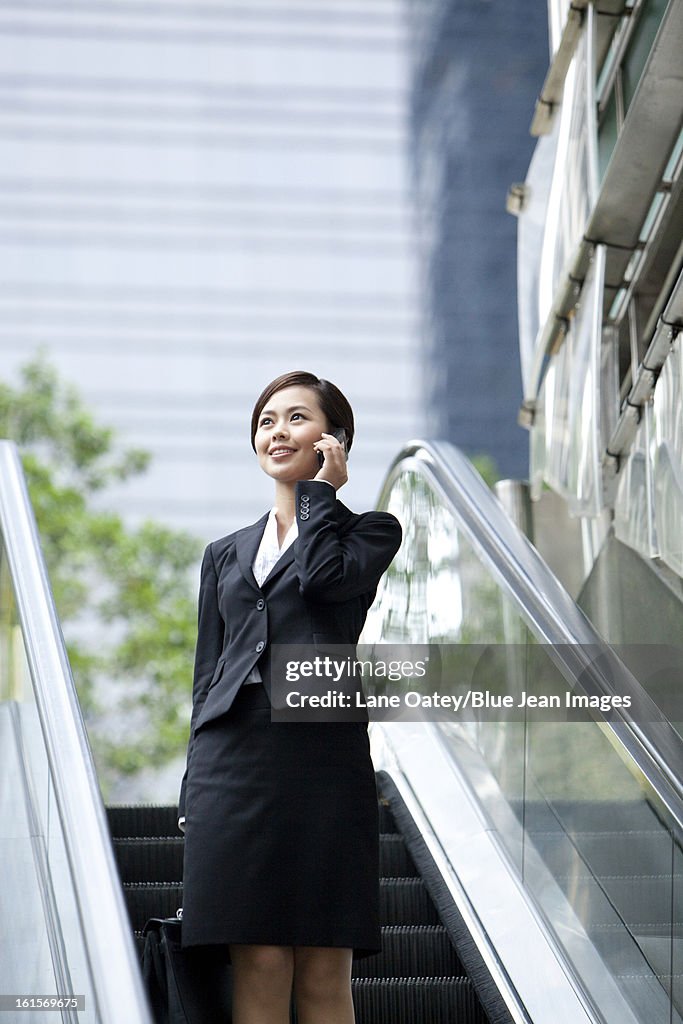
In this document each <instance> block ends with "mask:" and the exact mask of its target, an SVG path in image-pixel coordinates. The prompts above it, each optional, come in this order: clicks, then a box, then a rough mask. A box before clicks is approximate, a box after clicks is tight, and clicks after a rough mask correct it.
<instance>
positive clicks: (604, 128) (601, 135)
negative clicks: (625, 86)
mask: <svg viewBox="0 0 683 1024" xmlns="http://www.w3.org/2000/svg"><path fill="white" fill-rule="evenodd" d="M618 135H619V123H618V121H617V96H616V92H615V90H614V89H613V90H612V92H611V93H610V98H609V100H608V101H607V106H606V107H605V112H604V114H603V116H602V121H601V122H600V129H599V131H598V173H599V175H600V181H602V180H603V178H604V177H605V171H606V170H607V165H608V163H609V162H610V159H611V157H612V153H613V152H614V147H615V146H616V144H617V136H618Z"/></svg>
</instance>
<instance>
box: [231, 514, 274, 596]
mask: <svg viewBox="0 0 683 1024" xmlns="http://www.w3.org/2000/svg"><path fill="white" fill-rule="evenodd" d="M269 514H270V513H269V512H266V514H265V515H263V516H261V518H260V519H259V520H258V522H256V523H254V525H253V526H245V528H244V529H243V530H239V531H238V533H237V537H236V538H235V550H236V553H237V564H238V565H239V567H240V570H241V572H242V575H243V576H244V578H245V580H246V581H247V583H249V584H251V586H252V587H253V588H254V590H259V589H260V588H259V585H258V583H257V582H256V579H255V578H254V573H253V571H252V568H251V567H252V565H253V564H254V559H255V558H256V552H257V551H258V547H259V544H260V543H261V537H262V536H263V531H264V530H265V528H266V523H267V522H268V516H269Z"/></svg>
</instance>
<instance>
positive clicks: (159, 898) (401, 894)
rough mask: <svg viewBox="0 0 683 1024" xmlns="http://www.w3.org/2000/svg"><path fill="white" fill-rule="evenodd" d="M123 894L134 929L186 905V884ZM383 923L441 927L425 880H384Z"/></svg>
mask: <svg viewBox="0 0 683 1024" xmlns="http://www.w3.org/2000/svg"><path fill="white" fill-rule="evenodd" d="M123 891H124V895H125V898H126V905H127V907H128V913H129V916H130V920H131V924H132V926H133V928H139V929H142V928H143V926H144V924H145V921H146V920H147V918H149V917H175V912H176V910H177V909H178V907H182V905H183V886H182V882H180V881H178V880H176V881H168V882H144V881H143V882H140V881H136V882H124V883H123ZM379 892H380V922H381V923H382V924H383V925H406V924H412V925H419V924H438V923H439V917H438V914H437V912H436V908H435V907H434V904H433V903H432V901H431V899H430V897H429V894H428V893H427V890H426V889H425V886H424V882H423V881H422V879H421V878H381V879H380V890H379Z"/></svg>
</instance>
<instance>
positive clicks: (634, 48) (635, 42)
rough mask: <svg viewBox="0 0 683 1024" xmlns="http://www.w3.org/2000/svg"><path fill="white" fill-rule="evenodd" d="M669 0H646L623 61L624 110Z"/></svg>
mask: <svg viewBox="0 0 683 1024" xmlns="http://www.w3.org/2000/svg"><path fill="white" fill-rule="evenodd" d="M668 5H669V0H645V2H644V3H643V6H642V9H641V11H640V15H639V18H638V21H637V23H636V27H635V29H634V32H633V35H632V36H631V39H630V40H629V44H628V48H627V50H626V53H625V55H624V60H623V63H622V81H623V88H624V110H625V111H627V110H628V108H629V107H630V105H631V100H632V99H633V97H634V95H635V92H636V89H637V88H638V83H639V82H640V78H641V75H642V73H643V70H644V68H645V65H646V63H647V59H648V57H649V56H650V52H651V50H652V44H653V43H654V41H655V36H656V35H657V31H658V29H659V26H660V24H661V21H662V18H663V17H664V12H665V11H666V9H667V7H668Z"/></svg>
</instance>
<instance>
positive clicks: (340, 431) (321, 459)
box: [317, 427, 349, 469]
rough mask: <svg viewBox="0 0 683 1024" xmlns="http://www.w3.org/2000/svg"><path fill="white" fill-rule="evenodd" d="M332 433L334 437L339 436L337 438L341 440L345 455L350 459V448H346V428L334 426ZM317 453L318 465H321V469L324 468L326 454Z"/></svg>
mask: <svg viewBox="0 0 683 1024" xmlns="http://www.w3.org/2000/svg"><path fill="white" fill-rule="evenodd" d="M330 434H332V437H336V438H337V440H338V441H339V443H340V445H341V446H342V448H343V449H344V457H345V458H346V459H347V460H348V457H349V453H348V450H347V448H346V431H345V430H344V428H343V427H333V428H332V430H330ZM317 454H318V466H319V467H320V469H322V468H323V466H324V465H325V456H324V455H323V453H322V452H318V453H317Z"/></svg>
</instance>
